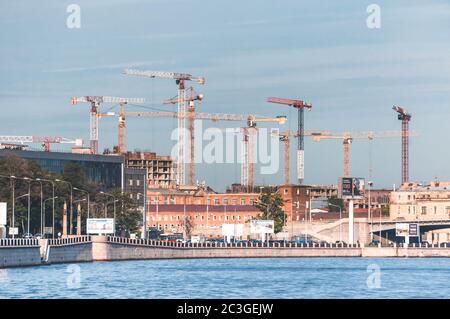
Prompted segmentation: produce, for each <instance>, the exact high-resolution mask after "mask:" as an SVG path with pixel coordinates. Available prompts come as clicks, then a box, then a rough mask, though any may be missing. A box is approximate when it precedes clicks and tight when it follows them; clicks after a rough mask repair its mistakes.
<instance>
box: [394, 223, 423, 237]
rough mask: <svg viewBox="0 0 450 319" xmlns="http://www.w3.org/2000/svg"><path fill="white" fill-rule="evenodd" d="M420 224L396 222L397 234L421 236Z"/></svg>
mask: <svg viewBox="0 0 450 319" xmlns="http://www.w3.org/2000/svg"><path fill="white" fill-rule="evenodd" d="M419 234H420V232H419V224H408V223H396V224H395V236H397V237H406V236H410V237H417V236H419Z"/></svg>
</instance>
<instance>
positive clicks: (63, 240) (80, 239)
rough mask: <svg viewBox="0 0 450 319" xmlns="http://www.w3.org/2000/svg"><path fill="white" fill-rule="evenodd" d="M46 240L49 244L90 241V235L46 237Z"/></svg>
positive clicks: (57, 244)
mask: <svg viewBox="0 0 450 319" xmlns="http://www.w3.org/2000/svg"><path fill="white" fill-rule="evenodd" d="M47 240H48V242H47V244H48V245H49V246H63V245H74V244H83V243H90V242H91V236H77V237H68V238H56V239H47Z"/></svg>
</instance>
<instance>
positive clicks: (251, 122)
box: [113, 111, 287, 186]
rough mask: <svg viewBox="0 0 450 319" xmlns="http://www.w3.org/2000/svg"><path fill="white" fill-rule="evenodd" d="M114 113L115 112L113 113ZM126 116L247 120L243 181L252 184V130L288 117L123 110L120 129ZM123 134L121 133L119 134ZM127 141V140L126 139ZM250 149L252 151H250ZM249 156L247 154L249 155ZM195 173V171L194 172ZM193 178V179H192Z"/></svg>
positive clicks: (192, 146) (123, 125)
mask: <svg viewBox="0 0 450 319" xmlns="http://www.w3.org/2000/svg"><path fill="white" fill-rule="evenodd" d="M113 114H114V113H113ZM125 117H127V118H128V117H172V118H179V117H181V118H184V119H186V118H189V117H191V118H193V119H195V120H209V121H213V122H219V121H235V122H243V121H246V122H247V127H245V128H242V130H243V132H244V134H243V151H244V152H243V160H242V164H243V166H242V175H241V183H242V184H243V185H247V186H248V185H250V184H252V183H253V179H254V177H253V176H254V174H253V170H254V168H253V163H252V161H253V159H252V151H251V149H253V144H252V141H250V140H251V139H252V138H250V137H249V135H252V132H250V131H252V130H253V131H254V130H256V123H263V122H266V123H267V122H269V123H270V122H271V123H278V124H284V123H285V122H286V121H287V119H286V117H285V116H278V117H275V118H269V117H262V116H255V115H244V114H226V113H195V114H194V115H192V114H188V113H183V114H178V112H169V111H143V112H123V116H121V117H120V119H119V121H121V122H122V124H120V125H119V129H121V127H125ZM120 135H121V134H120V133H119V136H120ZM124 143H125V141H124ZM194 145H195V143H194V142H193V141H192V143H191V152H192V154H194V153H195V152H194ZM249 150H250V151H249ZM245 154H247V155H249V156H247V155H245ZM177 168H178V167H177ZM193 175H194V173H193ZM192 180H193V179H192Z"/></svg>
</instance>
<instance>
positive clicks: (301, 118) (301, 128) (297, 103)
mask: <svg viewBox="0 0 450 319" xmlns="http://www.w3.org/2000/svg"><path fill="white" fill-rule="evenodd" d="M267 102H270V103H277V104H284V105H289V106H292V107H294V108H296V109H297V110H298V128H297V134H298V145H297V178H298V183H299V184H303V180H304V178H305V139H304V132H305V108H306V109H308V110H311V109H312V105H311V104H309V103H305V102H304V101H302V100H292V99H283V98H278V97H269V98H268V99H267Z"/></svg>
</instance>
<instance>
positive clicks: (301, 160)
mask: <svg viewBox="0 0 450 319" xmlns="http://www.w3.org/2000/svg"><path fill="white" fill-rule="evenodd" d="M304 178H305V151H304V150H297V179H304Z"/></svg>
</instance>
